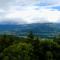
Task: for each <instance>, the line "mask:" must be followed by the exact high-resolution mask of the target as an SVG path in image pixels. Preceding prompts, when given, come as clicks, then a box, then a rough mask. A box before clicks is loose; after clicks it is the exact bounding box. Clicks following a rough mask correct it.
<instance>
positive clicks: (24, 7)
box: [0, 0, 60, 24]
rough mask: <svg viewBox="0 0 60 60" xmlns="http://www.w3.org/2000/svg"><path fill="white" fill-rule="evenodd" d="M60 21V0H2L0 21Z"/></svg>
mask: <svg viewBox="0 0 60 60" xmlns="http://www.w3.org/2000/svg"><path fill="white" fill-rule="evenodd" d="M46 22H48V23H49V22H50V23H51V22H52V23H60V0H0V23H17V24H30V23H46Z"/></svg>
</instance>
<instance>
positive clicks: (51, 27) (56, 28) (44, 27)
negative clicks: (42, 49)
mask: <svg viewBox="0 0 60 60" xmlns="http://www.w3.org/2000/svg"><path fill="white" fill-rule="evenodd" d="M29 31H32V32H33V33H34V34H35V35H39V36H54V35H56V34H58V33H59V32H60V24H59V23H34V24H20V25H15V24H0V33H13V34H17V35H26V34H27V32H29Z"/></svg>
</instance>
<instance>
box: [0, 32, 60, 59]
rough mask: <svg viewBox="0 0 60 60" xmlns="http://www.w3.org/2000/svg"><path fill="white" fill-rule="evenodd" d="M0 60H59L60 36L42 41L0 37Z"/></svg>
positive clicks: (27, 38) (30, 36) (32, 38)
mask: <svg viewBox="0 0 60 60" xmlns="http://www.w3.org/2000/svg"><path fill="white" fill-rule="evenodd" d="M0 60H60V36H57V37H54V38H53V39H47V38H46V39H44V38H40V37H37V36H34V35H33V34H32V32H30V33H29V34H28V36H27V37H17V36H14V35H0Z"/></svg>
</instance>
